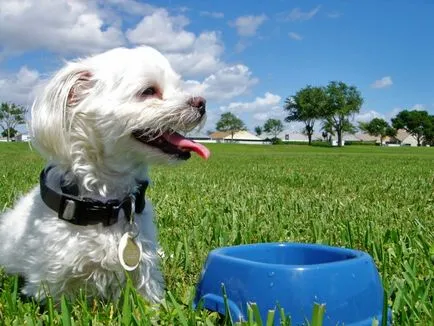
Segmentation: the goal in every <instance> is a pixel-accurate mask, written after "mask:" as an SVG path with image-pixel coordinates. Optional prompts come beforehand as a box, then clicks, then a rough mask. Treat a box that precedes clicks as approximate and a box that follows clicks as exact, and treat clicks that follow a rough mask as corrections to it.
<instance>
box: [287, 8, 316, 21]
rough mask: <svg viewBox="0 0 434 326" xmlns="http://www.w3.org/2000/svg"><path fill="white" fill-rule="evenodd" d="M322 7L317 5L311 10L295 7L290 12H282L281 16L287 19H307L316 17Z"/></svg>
mask: <svg viewBox="0 0 434 326" xmlns="http://www.w3.org/2000/svg"><path fill="white" fill-rule="evenodd" d="M320 8H321V6H316V7H315V8H313V9H312V10H311V11H302V10H301V9H300V8H294V9H292V10H291V12H290V13H289V14H285V13H282V14H280V15H279V16H280V17H281V19H282V20H285V21H305V20H310V19H312V18H313V17H315V15H316V14H317V13H318V12H319V10H320Z"/></svg>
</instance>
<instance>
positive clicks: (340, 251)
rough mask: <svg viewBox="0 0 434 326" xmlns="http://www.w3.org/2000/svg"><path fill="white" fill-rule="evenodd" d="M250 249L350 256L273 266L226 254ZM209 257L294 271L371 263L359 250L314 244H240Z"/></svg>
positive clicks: (212, 251)
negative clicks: (319, 251) (308, 250)
mask: <svg viewBox="0 0 434 326" xmlns="http://www.w3.org/2000/svg"><path fill="white" fill-rule="evenodd" d="M246 247H250V248H252V249H255V248H259V247H261V248H262V247H270V248H274V247H293V248H300V249H303V248H310V249H312V248H313V249H318V250H323V251H328V252H330V251H332V252H334V253H338V254H345V255H352V256H354V257H352V258H351V259H343V260H337V261H332V262H324V263H319V264H274V263H265V262H260V261H255V260H249V259H244V258H239V257H234V256H230V255H228V254H227V252H228V251H231V250H233V249H240V248H246ZM208 256H210V257H218V258H220V259H224V260H228V261H231V262H233V263H237V264H243V265H254V266H257V267H270V266H272V267H273V268H274V269H288V268H291V269H294V270H299V271H306V270H312V269H315V270H318V269H324V268H332V267H342V265H345V266H352V265H354V264H359V263H360V262H361V261H363V260H368V261H370V262H372V257H371V256H370V255H369V254H368V253H366V252H364V251H361V250H357V249H349V248H345V247H337V246H330V245H324V244H316V243H302V242H262V243H251V244H241V245H235V246H224V247H218V248H215V249H213V250H211V252H210V253H209V254H208Z"/></svg>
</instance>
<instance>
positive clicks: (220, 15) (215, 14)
mask: <svg viewBox="0 0 434 326" xmlns="http://www.w3.org/2000/svg"><path fill="white" fill-rule="evenodd" d="M199 14H200V15H201V16H204V17H212V18H217V19H221V18H224V17H225V15H224V13H222V12H216V11H201V12H200V13H199Z"/></svg>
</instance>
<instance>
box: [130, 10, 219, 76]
mask: <svg viewBox="0 0 434 326" xmlns="http://www.w3.org/2000/svg"><path fill="white" fill-rule="evenodd" d="M189 23H190V21H189V20H188V18H187V17H185V16H183V15H179V16H171V15H170V14H169V12H168V11H167V10H166V9H158V10H156V11H154V12H153V13H152V14H151V15H148V16H145V17H144V18H143V19H142V20H141V21H140V22H139V23H138V24H137V25H136V26H135V27H134V28H132V29H129V30H127V32H126V36H127V38H128V40H129V41H130V42H132V43H133V44H138V45H140V44H146V45H150V46H153V47H155V48H157V49H158V50H160V51H162V52H163V53H164V54H165V55H166V57H167V58H168V59H169V61H170V62H171V64H172V65H173V66H174V68H175V70H176V71H177V72H178V73H180V74H182V75H183V76H185V77H193V76H196V77H197V76H201V77H203V76H205V75H208V74H211V73H213V72H215V71H217V70H219V69H220V68H222V67H223V66H224V63H223V62H222V61H221V59H220V57H221V55H222V53H223V51H224V47H223V44H222V42H221V40H220V34H219V33H218V32H216V31H207V32H202V33H201V34H199V35H195V34H194V33H192V32H188V31H186V30H185V27H186V26H187V25H188V24H189Z"/></svg>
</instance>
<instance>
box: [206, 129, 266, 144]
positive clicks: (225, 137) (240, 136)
mask: <svg viewBox="0 0 434 326" xmlns="http://www.w3.org/2000/svg"><path fill="white" fill-rule="evenodd" d="M209 137H210V138H211V140H213V141H214V142H216V143H237V144H260V145H265V144H270V142H269V141H267V140H265V139H262V138H260V137H258V136H256V135H254V134H252V133H251V132H249V131H247V130H241V131H237V132H235V133H234V135H233V137H232V135H231V133H230V132H222V131H216V132H213V133H212V134H210V135H209Z"/></svg>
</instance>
